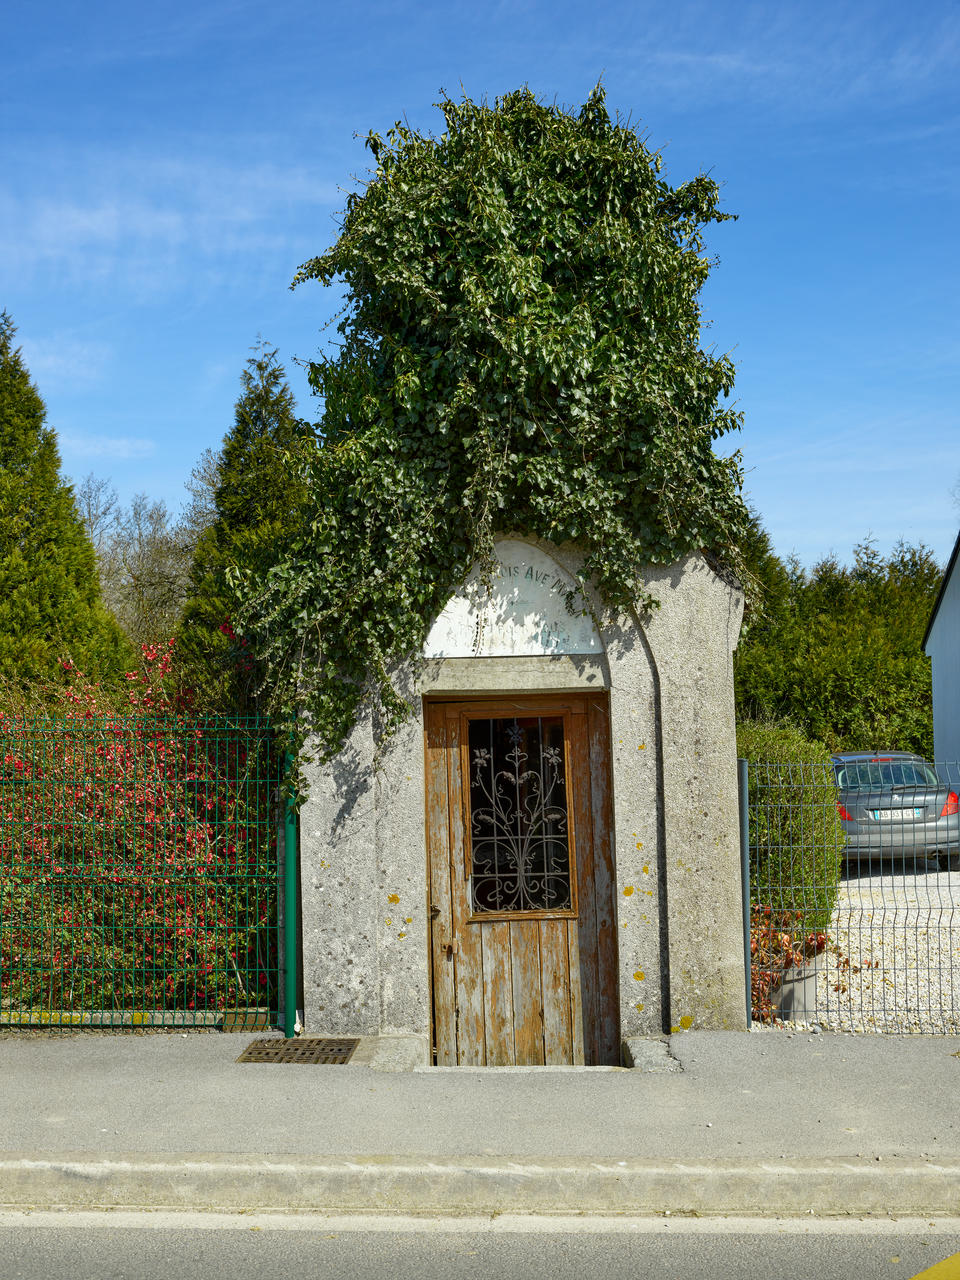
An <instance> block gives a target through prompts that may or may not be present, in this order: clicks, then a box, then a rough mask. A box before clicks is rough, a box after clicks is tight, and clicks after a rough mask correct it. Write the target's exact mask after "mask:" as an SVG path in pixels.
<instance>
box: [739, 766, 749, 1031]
mask: <svg viewBox="0 0 960 1280" xmlns="http://www.w3.org/2000/svg"><path fill="white" fill-rule="evenodd" d="M748 769H749V765H748V764H747V761H746V760H738V761H737V790H738V791H739V793H740V882H741V892H742V894H743V968H744V974H745V977H746V984H747V1029H748V1030H749V1029H750V1026H751V1025H752V1022H753V980H752V977H751V965H750V782H749V775H748Z"/></svg>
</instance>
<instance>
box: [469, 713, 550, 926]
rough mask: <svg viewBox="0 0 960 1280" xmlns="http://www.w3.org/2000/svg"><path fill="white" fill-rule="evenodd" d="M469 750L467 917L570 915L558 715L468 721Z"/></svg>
mask: <svg viewBox="0 0 960 1280" xmlns="http://www.w3.org/2000/svg"><path fill="white" fill-rule="evenodd" d="M467 751H468V762H469V779H470V786H469V796H468V803H469V821H468V824H467V829H468V832H469V846H470V848H469V858H470V865H469V875H470V896H471V908H472V911H473V913H474V914H475V915H489V914H491V913H496V914H497V915H514V914H516V913H528V912H534V911H535V912H549V913H550V914H554V913H558V914H559V913H563V912H572V911H573V910H574V906H575V903H574V893H575V884H574V874H573V865H572V858H571V848H572V841H571V825H572V823H571V820H570V813H569V808H568V802H567V751H566V744H565V741H564V718H563V716H562V715H553V716H549V715H547V716H513V717H509V718H502V719H491V720H480V719H471V720H470V722H469V733H468V743H467Z"/></svg>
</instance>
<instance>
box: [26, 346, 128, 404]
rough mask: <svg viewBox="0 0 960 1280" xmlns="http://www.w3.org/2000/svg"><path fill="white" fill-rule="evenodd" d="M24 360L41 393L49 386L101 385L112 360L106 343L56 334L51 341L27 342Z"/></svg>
mask: <svg viewBox="0 0 960 1280" xmlns="http://www.w3.org/2000/svg"><path fill="white" fill-rule="evenodd" d="M22 350H23V359H24V363H25V364H26V366H27V369H28V370H29V371H30V376H31V377H32V378H33V380H34V382H36V383H38V384H39V386H40V389H41V392H42V391H44V390H45V389H46V388H48V387H50V386H74V387H75V386H78V385H82V386H90V385H91V384H92V383H96V382H99V381H100V380H101V378H102V377H103V374H104V371H105V370H106V368H107V367H108V365H109V363H110V360H111V358H112V354H113V352H112V349H111V348H110V346H109V345H108V344H107V343H105V342H96V341H89V340H84V339H82V338H74V337H72V336H71V335H70V334H68V333H53V334H51V335H50V336H49V337H48V338H42V339H35V338H26V339H24V341H23V343H22Z"/></svg>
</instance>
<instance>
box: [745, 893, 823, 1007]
mask: <svg viewBox="0 0 960 1280" xmlns="http://www.w3.org/2000/svg"><path fill="white" fill-rule="evenodd" d="M803 925H804V921H803V913H802V912H800V911H773V910H771V908H770V907H768V906H761V905H760V904H758V903H752V904H751V906H750V985H751V1005H752V1012H753V1018H754V1021H755V1022H774V1021H776V1015H775V1014H774V1012H773V1007H772V1006H773V998H774V997H775V996H776V993H777V992H778V991H779V990H780V987H781V985H782V983H783V978H784V974H785V973H786V972H787V970H788V969H791V968H798V969H799V968H802V967H803V965H804V964H805V963H806V962H807V960H810V959H812V958H813V957H814V956H816V955H819V954H820V952H821V951H823V950H824V948H825V947H826V945H827V935H826V933H825V932H824V931H823V930H818V931H815V932H806V931H805V930H804V927H803Z"/></svg>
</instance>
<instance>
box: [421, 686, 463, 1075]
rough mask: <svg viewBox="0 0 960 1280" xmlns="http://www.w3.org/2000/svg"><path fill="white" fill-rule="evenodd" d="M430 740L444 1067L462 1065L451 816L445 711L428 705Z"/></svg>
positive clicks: (434, 918)
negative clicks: (450, 949)
mask: <svg viewBox="0 0 960 1280" xmlns="http://www.w3.org/2000/svg"><path fill="white" fill-rule="evenodd" d="M424 731H425V735H426V755H425V766H426V779H425V781H426V795H425V810H426V841H427V868H428V875H429V890H430V894H429V897H430V956H431V969H432V977H433V1036H434V1040H433V1042H434V1045H435V1047H436V1055H437V1058H436V1060H437V1064H438V1066H454V1065H456V1062H457V1020H456V1003H457V1001H456V985H455V982H454V965H453V958H452V956H447V955H446V954H445V953H444V951H443V949H442V946H441V944H442V943H443V942H444V941H445V940H447V939H450V938H452V937H453V918H452V907H451V901H450V811H449V802H448V796H447V755H448V750H447V732H446V726H445V723H444V716H443V708H442V707H438V706H433V705H431V704H430V703H426V704H425V706H424Z"/></svg>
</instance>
